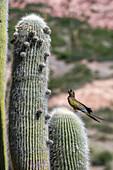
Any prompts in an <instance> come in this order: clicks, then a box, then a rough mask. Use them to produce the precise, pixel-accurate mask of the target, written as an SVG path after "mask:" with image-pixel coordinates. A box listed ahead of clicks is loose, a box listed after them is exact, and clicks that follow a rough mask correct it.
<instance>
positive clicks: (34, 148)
mask: <svg viewBox="0 0 113 170" xmlns="http://www.w3.org/2000/svg"><path fill="white" fill-rule="evenodd" d="M15 31H16V32H15V33H14V39H13V40H12V41H11V42H12V44H14V52H13V53H14V61H13V68H12V86H11V92H10V105H9V144H10V152H11V158H12V164H13V166H14V169H15V170H24V169H34V170H35V169H39V170H42V169H44V170H47V169H48V168H49V165H48V148H47V146H46V138H47V128H46V124H45V115H46V112H47V98H48V97H47V94H46V91H48V89H47V84H48V74H49V55H50V36H49V34H50V29H49V28H48V27H47V25H46V23H45V22H44V20H43V19H42V18H41V17H39V16H37V15H35V14H31V15H28V16H26V17H23V18H22V19H21V20H20V21H19V23H18V24H17V25H16V27H15Z"/></svg>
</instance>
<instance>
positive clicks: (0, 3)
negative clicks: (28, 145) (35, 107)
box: [0, 0, 8, 170]
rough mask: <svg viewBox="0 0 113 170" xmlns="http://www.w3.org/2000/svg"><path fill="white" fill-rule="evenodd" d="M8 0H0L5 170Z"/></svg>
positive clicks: (0, 143)
mask: <svg viewBox="0 0 113 170" xmlns="http://www.w3.org/2000/svg"><path fill="white" fill-rule="evenodd" d="M7 18H8V0H0V169H2V170H6V169H7V166H8V163H7V153H6V150H7V147H6V146H7V145H6V115H5V72H6V58H7V41H8V40H7V39H8V38H7V37H8V36H7Z"/></svg>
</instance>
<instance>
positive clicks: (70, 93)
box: [68, 89, 75, 97]
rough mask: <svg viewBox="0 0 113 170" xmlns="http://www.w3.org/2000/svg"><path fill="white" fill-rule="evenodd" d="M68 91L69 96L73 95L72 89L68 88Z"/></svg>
mask: <svg viewBox="0 0 113 170" xmlns="http://www.w3.org/2000/svg"><path fill="white" fill-rule="evenodd" d="M68 93H69V96H70V97H75V92H74V91H73V90H72V89H70V90H68Z"/></svg>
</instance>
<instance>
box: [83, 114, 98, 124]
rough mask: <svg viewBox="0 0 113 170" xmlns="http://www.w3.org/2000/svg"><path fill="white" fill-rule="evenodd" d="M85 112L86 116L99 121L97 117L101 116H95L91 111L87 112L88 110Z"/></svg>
mask: <svg viewBox="0 0 113 170" xmlns="http://www.w3.org/2000/svg"><path fill="white" fill-rule="evenodd" d="M85 114H86V115H87V116H89V117H90V118H92V119H93V120H95V121H97V122H99V123H100V121H99V120H98V119H101V118H98V117H96V116H95V115H93V114H91V113H88V112H85Z"/></svg>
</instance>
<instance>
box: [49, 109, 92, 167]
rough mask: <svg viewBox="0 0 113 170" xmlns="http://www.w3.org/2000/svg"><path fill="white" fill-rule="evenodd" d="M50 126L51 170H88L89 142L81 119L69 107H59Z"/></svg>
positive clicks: (50, 121)
mask: <svg viewBox="0 0 113 170" xmlns="http://www.w3.org/2000/svg"><path fill="white" fill-rule="evenodd" d="M48 124H49V126H48V129H49V140H48V141H52V142H48V144H50V143H51V145H49V146H48V147H49V148H50V167H51V170H56V169H58V170H69V169H70V170H88V169H89V164H88V141H87V134H86V130H85V128H84V124H83V122H82V121H81V119H80V118H79V117H78V116H77V115H76V114H75V113H74V112H73V111H71V110H70V109H68V108H67V107H58V108H56V109H54V110H53V111H52V112H51V118H50V120H49V123H48Z"/></svg>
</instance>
